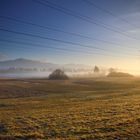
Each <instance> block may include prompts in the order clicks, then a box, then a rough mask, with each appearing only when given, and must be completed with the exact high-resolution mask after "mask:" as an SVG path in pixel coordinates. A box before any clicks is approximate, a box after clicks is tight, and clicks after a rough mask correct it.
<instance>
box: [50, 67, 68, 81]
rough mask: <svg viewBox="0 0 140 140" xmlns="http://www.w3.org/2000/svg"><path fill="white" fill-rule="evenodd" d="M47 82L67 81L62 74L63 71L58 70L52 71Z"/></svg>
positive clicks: (65, 76) (66, 77)
mask: <svg viewBox="0 0 140 140" xmlns="http://www.w3.org/2000/svg"><path fill="white" fill-rule="evenodd" d="M48 79H49V80H67V79H69V78H68V76H67V75H66V74H65V73H64V71H62V70H60V69H56V70H55V71H53V72H52V73H51V74H50V75H49V77H48Z"/></svg>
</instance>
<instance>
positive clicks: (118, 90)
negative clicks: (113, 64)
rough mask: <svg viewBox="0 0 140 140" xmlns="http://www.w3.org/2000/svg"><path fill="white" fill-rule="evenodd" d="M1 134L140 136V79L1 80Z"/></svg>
mask: <svg viewBox="0 0 140 140" xmlns="http://www.w3.org/2000/svg"><path fill="white" fill-rule="evenodd" d="M0 139H2V140H3V139H8V140H12V139H13V140H14V139H52V140H55V139H56V140H59V139H60V140H63V139H64V140H65V139H68V140H79V139H81V140H84V139H85V140H86V139H87V140H94V139H95V140H100V139H107V140H108V139H109V140H114V139H118V140H119V139H120V140H121V139H130V140H139V139H140V79H139V78H129V79H121V78H114V79H112V78H104V79H101V78H99V79H98V78H97V79H73V80H68V81H47V80H45V79H44V80H43V79H22V80H13V79H11V80H10V79H7V80H6V79H3V80H2V79H1V80H0Z"/></svg>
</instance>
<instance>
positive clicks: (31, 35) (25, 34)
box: [0, 28, 132, 55]
mask: <svg viewBox="0 0 140 140" xmlns="http://www.w3.org/2000/svg"><path fill="white" fill-rule="evenodd" d="M0 30H1V31H4V32H10V33H14V34H18V35H24V36H30V37H35V38H41V39H45V40H46V39H47V40H51V41H55V42H60V43H65V44H70V45H74V46H81V47H85V48H92V49H96V50H102V51H105V52H108V51H107V50H106V49H102V48H97V47H93V46H89V45H83V44H80V43H75V42H71V41H65V40H59V39H56V38H49V37H44V36H40V35H35V34H30V33H24V32H17V31H13V30H8V29H3V28H0ZM113 53H114V52H113ZM126 55H132V54H126Z"/></svg>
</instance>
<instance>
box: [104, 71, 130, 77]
mask: <svg viewBox="0 0 140 140" xmlns="http://www.w3.org/2000/svg"><path fill="white" fill-rule="evenodd" d="M107 77H133V75H131V74H129V73H123V72H110V73H109V74H108V75H107Z"/></svg>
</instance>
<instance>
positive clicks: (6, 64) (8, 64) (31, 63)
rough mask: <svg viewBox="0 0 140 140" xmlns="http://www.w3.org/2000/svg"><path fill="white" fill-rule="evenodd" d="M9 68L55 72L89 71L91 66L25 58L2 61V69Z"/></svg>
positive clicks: (0, 62)
mask: <svg viewBox="0 0 140 140" xmlns="http://www.w3.org/2000/svg"><path fill="white" fill-rule="evenodd" d="M9 68H25V69H34V68H36V69H46V70H55V69H58V68H59V69H71V70H72V69H89V68H91V67H90V66H87V65H82V64H64V65H60V64H53V63H47V62H40V61H36V60H29V59H24V58H19V59H15V60H7V61H0V69H9Z"/></svg>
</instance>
